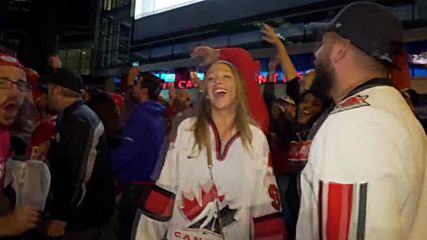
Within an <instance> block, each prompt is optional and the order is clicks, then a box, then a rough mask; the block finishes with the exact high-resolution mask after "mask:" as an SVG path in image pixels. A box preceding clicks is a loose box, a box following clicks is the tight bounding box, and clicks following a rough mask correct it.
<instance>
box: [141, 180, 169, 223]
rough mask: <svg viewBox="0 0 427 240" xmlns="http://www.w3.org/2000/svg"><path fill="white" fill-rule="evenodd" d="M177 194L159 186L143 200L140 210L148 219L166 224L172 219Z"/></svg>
mask: <svg viewBox="0 0 427 240" xmlns="http://www.w3.org/2000/svg"><path fill="white" fill-rule="evenodd" d="M174 202H175V194H174V193H172V192H169V191H167V190H165V189H163V188H161V187H159V186H157V185H154V186H153V187H152V188H151V190H150V191H148V192H147V193H146V194H145V196H144V197H143V198H142V199H141V202H140V209H141V211H142V213H143V214H144V215H146V216H147V217H149V218H151V219H154V220H157V221H160V222H166V221H169V220H170V219H171V218H172V213H173V207H174Z"/></svg>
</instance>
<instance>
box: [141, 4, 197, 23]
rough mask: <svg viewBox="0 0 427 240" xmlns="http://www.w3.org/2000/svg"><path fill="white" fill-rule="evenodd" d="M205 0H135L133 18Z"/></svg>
mask: <svg viewBox="0 0 427 240" xmlns="http://www.w3.org/2000/svg"><path fill="white" fill-rule="evenodd" d="M202 1H205V0H136V2H135V15H134V16H135V19H139V18H142V17H147V16H150V15H154V14H158V13H161V12H165V11H169V10H172V9H176V8H180V7H184V6H187V5H190V4H194V3H197V2H202Z"/></svg>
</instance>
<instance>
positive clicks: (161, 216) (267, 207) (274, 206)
mask: <svg viewBox="0 0 427 240" xmlns="http://www.w3.org/2000/svg"><path fill="white" fill-rule="evenodd" d="M205 81H206V84H205V87H204V88H205V89H204V94H205V97H204V98H203V100H202V102H201V103H200V108H199V112H198V115H197V117H194V118H189V119H187V120H185V121H183V122H182V123H181V124H180V126H179V128H178V134H177V137H176V139H175V141H174V143H173V144H172V145H171V147H170V149H169V151H168V153H167V156H166V161H165V165H164V167H163V170H162V173H161V175H160V177H159V179H158V181H157V182H156V185H155V187H154V188H153V189H152V190H151V191H150V193H149V194H148V195H147V196H146V198H145V199H144V200H143V202H142V203H141V206H140V208H141V209H140V214H139V218H138V219H137V220H136V222H135V229H134V230H135V231H134V239H138V240H141V239H163V238H166V239H168V240H172V239H192V240H193V239H203V240H204V239H209V240H216V239H286V238H285V229H284V225H283V222H282V218H281V214H280V201H279V194H278V190H277V186H276V180H275V178H274V176H273V174H272V171H271V167H270V166H269V149H268V145H267V140H266V138H265V136H264V134H263V133H262V131H261V130H260V129H258V128H257V127H255V126H254V125H252V124H251V119H250V117H249V114H248V110H247V103H246V102H247V99H246V95H245V86H244V81H242V79H241V77H240V75H239V73H238V70H237V69H236V68H235V67H234V66H233V65H232V64H231V63H229V62H225V61H217V62H215V63H214V64H213V65H212V66H211V67H210V68H209V69H208V70H207V72H206V77H205Z"/></svg>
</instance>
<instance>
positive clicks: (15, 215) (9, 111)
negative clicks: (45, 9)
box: [0, 54, 39, 237]
mask: <svg viewBox="0 0 427 240" xmlns="http://www.w3.org/2000/svg"><path fill="white" fill-rule="evenodd" d="M30 90H31V85H30V84H29V83H28V82H27V78H26V75H25V71H24V67H23V66H22V65H21V63H19V61H18V60H17V59H16V58H14V57H11V56H9V55H6V54H0V192H1V191H2V189H3V179H4V172H5V171H4V165H5V161H6V158H7V156H8V153H9V150H10V140H9V131H8V128H9V126H10V125H11V124H12V123H13V122H14V121H15V118H16V116H17V115H18V112H19V110H20V107H21V104H22V103H23V101H24V97H25V94H26V93H27V92H28V91H30ZM0 201H2V198H1V197H0ZM38 219H39V214H38V213H37V211H36V210H34V209H32V208H21V209H16V210H11V211H9V212H7V213H6V214H4V215H0V237H8V236H18V235H20V234H21V233H23V232H25V231H26V230H28V229H30V228H34V227H36V224H37V221H38Z"/></svg>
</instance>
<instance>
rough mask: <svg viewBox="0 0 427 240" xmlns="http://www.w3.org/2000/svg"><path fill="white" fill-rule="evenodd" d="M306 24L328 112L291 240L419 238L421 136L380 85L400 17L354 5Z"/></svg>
mask: <svg viewBox="0 0 427 240" xmlns="http://www.w3.org/2000/svg"><path fill="white" fill-rule="evenodd" d="M311 26H312V27H313V28H316V29H318V30H321V31H322V32H323V40H322V44H321V46H320V48H319V49H318V50H317V51H316V53H315V55H316V73H317V77H318V78H317V79H316V80H315V81H314V82H313V86H312V89H313V90H314V91H316V92H317V93H320V94H323V95H327V96H329V97H331V98H332V99H333V100H334V102H335V103H336V106H335V108H334V109H332V110H331V111H330V112H329V113H328V115H327V116H326V117H325V118H323V119H324V121H323V122H322V123H320V124H317V126H318V127H317V128H316V129H317V133H315V135H314V138H313V142H312V145H311V148H310V154H309V161H308V164H307V166H306V167H305V169H304V171H303V172H302V175H301V191H302V199H301V208H300V215H299V219H298V226H297V239H304V240H313V239H328V240H329V239H373V240H379V239H387V240H390V239H405V240H407V239H409V240H410V239H426V236H427V227H426V226H425V224H426V222H427V176H426V166H427V162H426V160H427V152H426V150H427V148H426V137H425V133H424V131H423V128H422V127H421V125H420V124H419V122H418V121H417V119H416V118H415V116H414V114H413V113H412V112H411V110H410V108H409V106H408V105H407V104H406V102H405V100H404V99H403V98H402V96H401V95H400V93H399V92H398V91H397V90H396V89H394V88H393V87H392V86H391V81H390V80H389V79H388V72H389V69H390V68H391V67H393V60H394V56H395V55H396V54H397V53H398V52H399V51H401V46H402V44H403V36H402V35H403V34H402V28H401V25H400V22H399V20H398V19H397V18H396V17H395V16H393V14H391V13H390V12H389V11H388V10H387V9H386V8H384V7H382V6H380V5H377V4H374V3H369V2H356V3H352V4H350V5H348V6H347V7H345V8H344V9H343V10H342V11H341V12H340V13H338V15H337V16H336V17H335V18H334V19H333V20H332V21H331V22H330V23H323V24H313V25H311ZM319 125H320V126H319Z"/></svg>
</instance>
